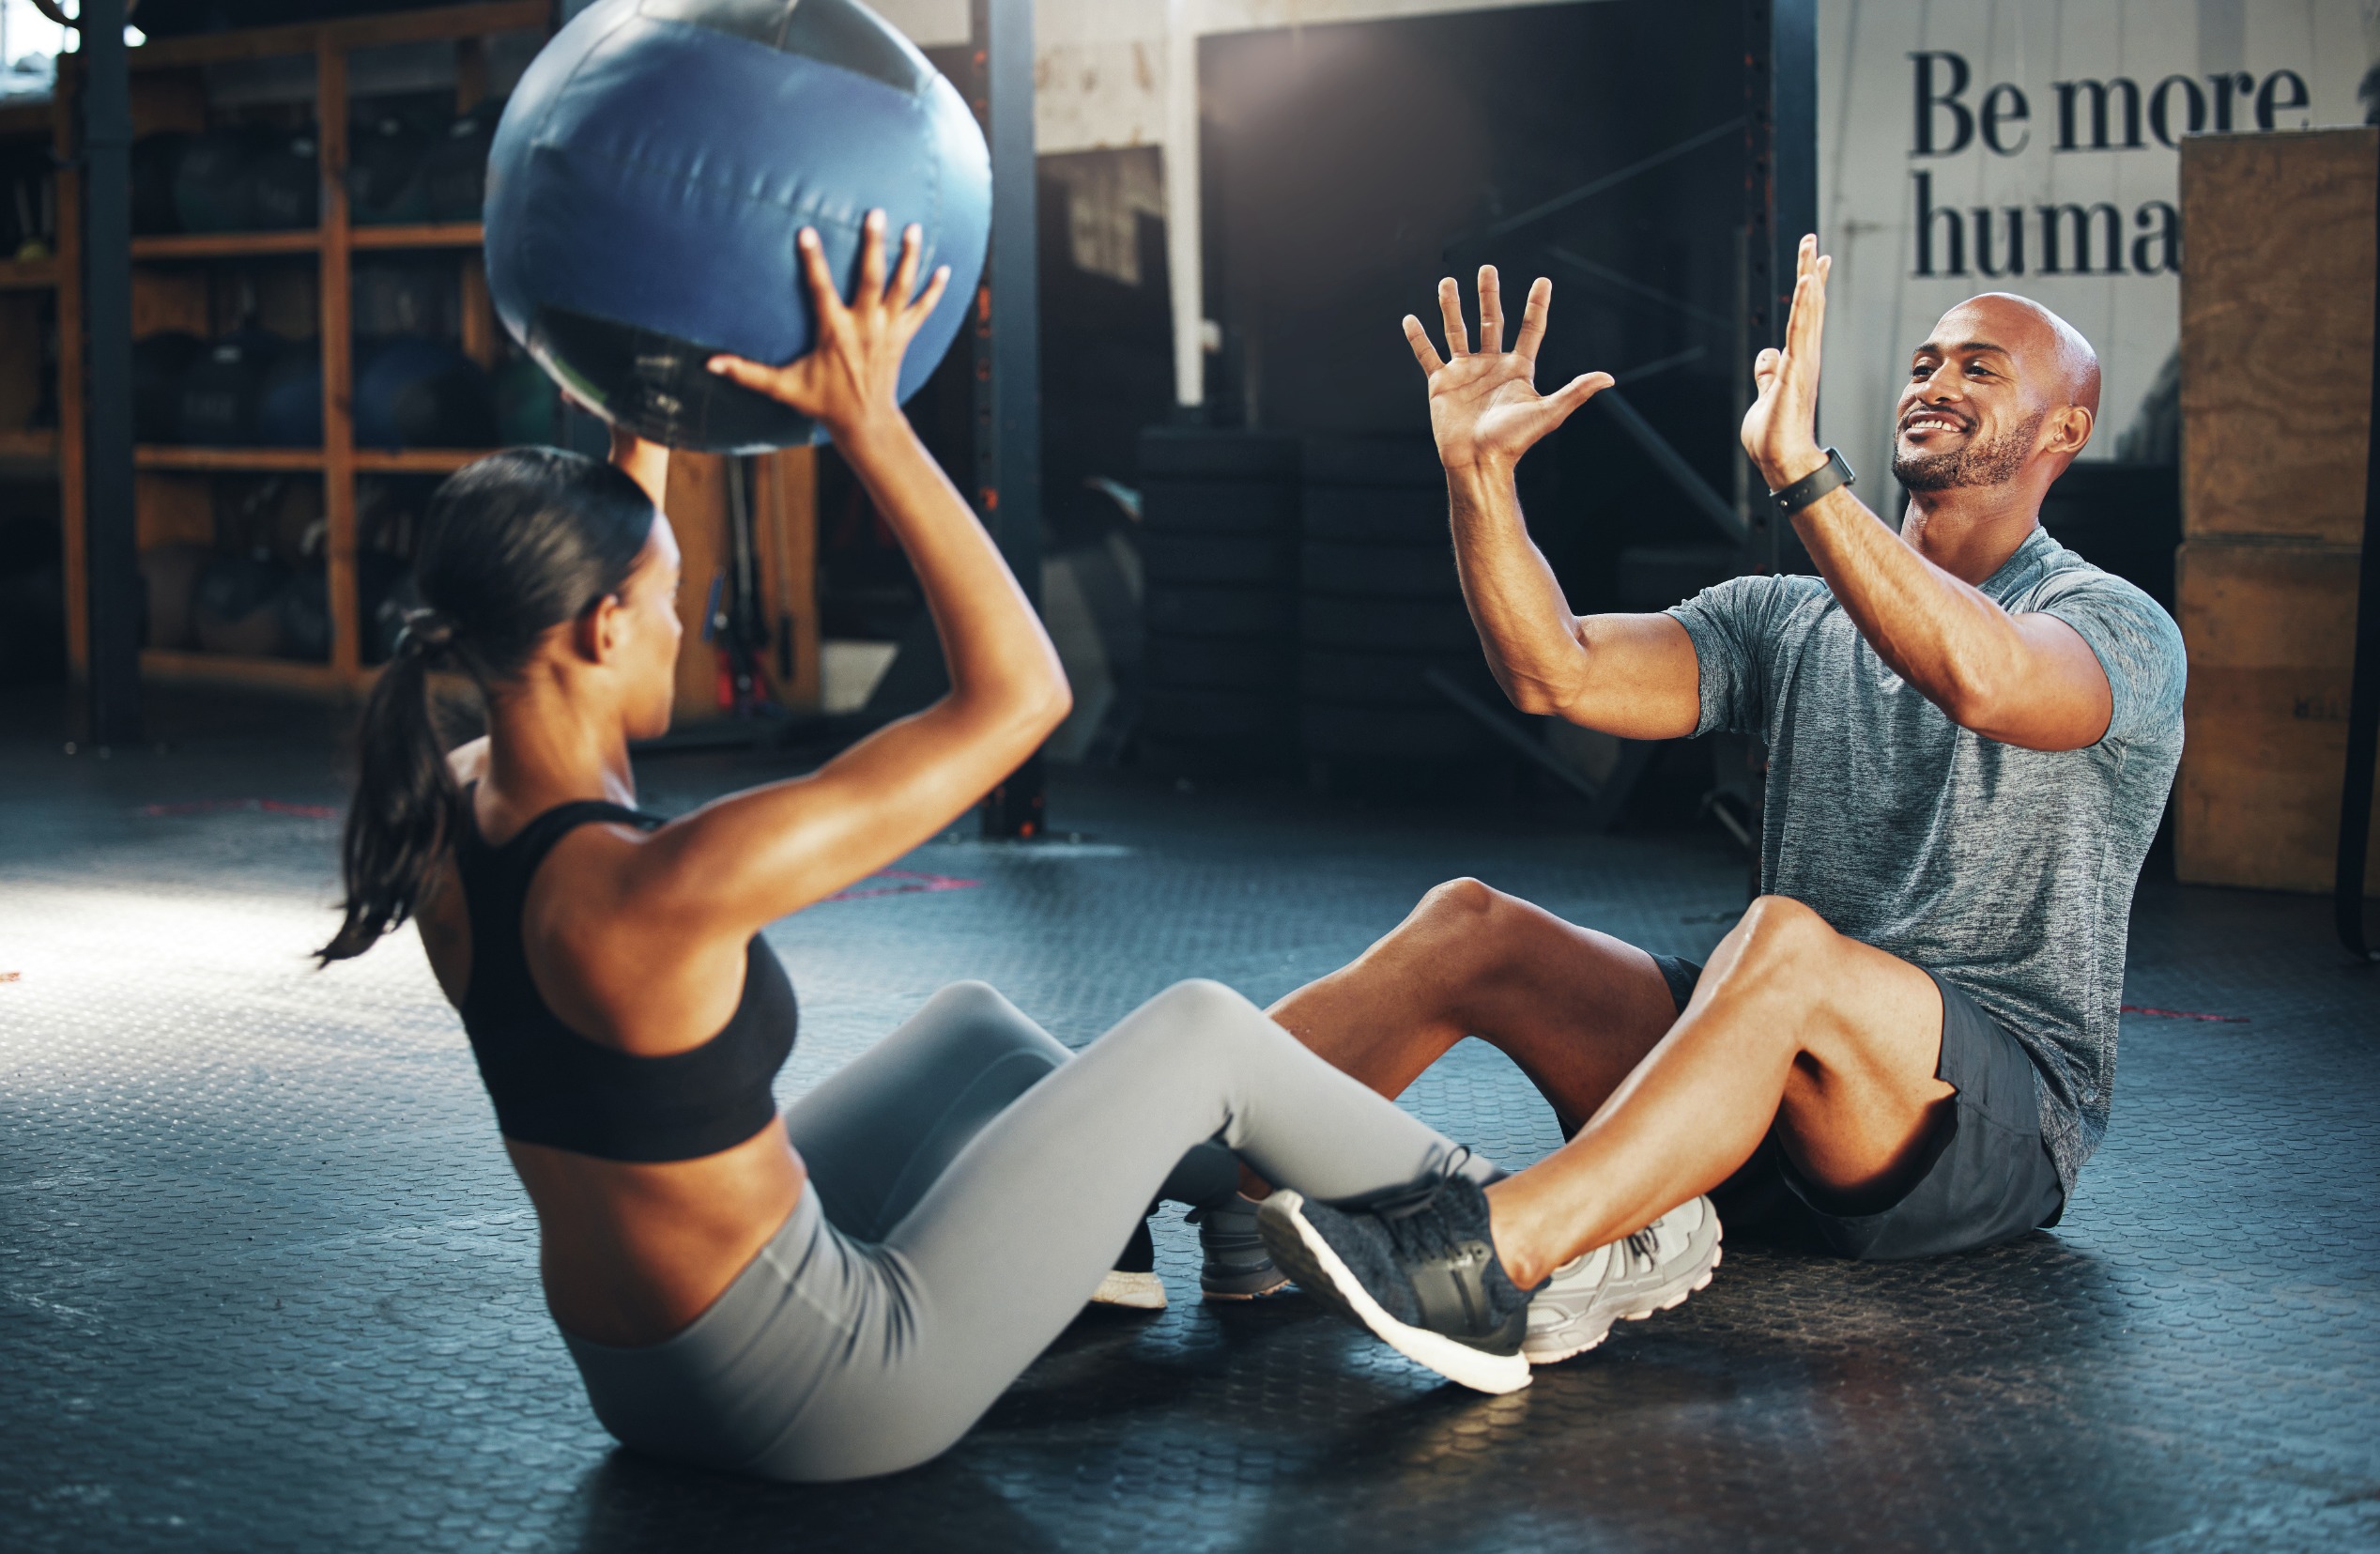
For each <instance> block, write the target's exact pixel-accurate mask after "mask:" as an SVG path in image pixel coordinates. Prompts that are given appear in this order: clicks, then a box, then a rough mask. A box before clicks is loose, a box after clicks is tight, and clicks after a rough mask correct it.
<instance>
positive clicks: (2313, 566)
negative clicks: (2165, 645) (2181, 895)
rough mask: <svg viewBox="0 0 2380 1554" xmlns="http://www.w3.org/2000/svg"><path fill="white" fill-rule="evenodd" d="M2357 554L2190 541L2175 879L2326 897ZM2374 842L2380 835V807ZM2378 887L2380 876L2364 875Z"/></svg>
mask: <svg viewBox="0 0 2380 1554" xmlns="http://www.w3.org/2000/svg"><path fill="white" fill-rule="evenodd" d="M2356 560H2357V552H2356V551H2355V550H2352V549H2349V548H2348V547H2346V546H2298V545H2274V544H2270V543H2259V542H2257V541H2255V540H2252V539H2250V540H2222V539H2205V540H2190V541H2188V542H2186V543H2185V544H2184V545H2183V546H2182V549H2181V554H2180V557H2179V562H2180V564H2179V567H2178V568H2177V572H2178V588H2177V592H2178V594H2179V600H2178V602H2179V605H2180V614H2181V621H2182V635H2183V637H2184V638H2185V639H2187V640H2188V643H2189V650H2190V683H2189V696H2188V703H2187V706H2186V709H2185V712H2184V715H2183V716H2184V721H2185V723H2186V725H2187V727H2188V745H2187V746H2185V749H2184V753H2183V757H2182V778H2181V783H2180V786H2179V788H2178V789H2177V791H2176V792H2175V794H2174V805H2175V824H2176V831H2175V843H2176V845H2175V863H2176V871H2177V872H2178V873H2179V874H2180V875H2181V877H2182V878H2183V879H2185V880H2188V881H2189V882H2191V883H2192V884H2196V885H2249V886H2253V887H2256V888H2260V889H2266V890H2311V891H2326V890H2328V889H2329V888H2330V885H2331V874H2332V871H2333V869H2334V868H2335V867H2336V864H2337V859H2338V851H2339V789H2340V783H2341V782H2342V779H2343V778H2344V777H2345V775H2346V769H2347V691H2348V682H2349V679H2350V672H2349V669H2350V665H2349V654H2348V646H2349V643H2350V641H2351V639H2352V638H2353V635H2354V630H2355V619H2356ZM2373 818H2374V823H2373V826H2372V835H2373V836H2374V837H2380V804H2375V805H2374V806H2373ZM2364 877H2365V878H2366V879H2367V880H2370V881H2371V882H2372V884H2373V885H2374V886H2376V887H2380V869H2376V868H2371V867H2367V869H2366V870H2365V876H2364Z"/></svg>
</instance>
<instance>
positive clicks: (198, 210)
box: [174, 124, 274, 232]
mask: <svg viewBox="0 0 2380 1554" xmlns="http://www.w3.org/2000/svg"><path fill="white" fill-rule="evenodd" d="M273 138H274V137H273V133H272V131H270V130H269V129H266V128H265V127H263V126H261V125H254V124H226V125H220V126H218V127H217V128H215V129H212V130H208V131H205V132H204V133H202V134H196V135H192V136H191V137H190V138H189V140H187V141H185V142H184V143H183V145H182V152H181V155H180V156H179V157H177V158H176V159H175V162H174V211H175V215H176V218H177V220H178V221H179V222H180V223H181V229H182V230H183V231H185V232H251V231H253V230H254V229H255V226H256V188H255V184H254V182H253V180H252V178H251V177H250V175H249V169H250V165H251V164H252V163H253V162H255V161H256V160H257V159H258V158H259V157H260V156H262V155H263V154H264V153H265V152H266V151H267V150H268V149H269V147H270V146H271V143H272V141H273Z"/></svg>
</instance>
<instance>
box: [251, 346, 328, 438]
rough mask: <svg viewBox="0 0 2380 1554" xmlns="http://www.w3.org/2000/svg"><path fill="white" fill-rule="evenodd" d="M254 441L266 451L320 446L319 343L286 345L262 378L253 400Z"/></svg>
mask: <svg viewBox="0 0 2380 1554" xmlns="http://www.w3.org/2000/svg"><path fill="white" fill-rule="evenodd" d="M256 442H257V444H258V445H259V446H261V447H266V448H315V447H319V446H321V444H322V349H321V343H320V342H319V341H314V340H309V341H305V342H303V343H302V344H296V345H292V346H289V347H288V348H287V349H286V350H284V351H283V352H282V353H281V356H280V358H279V360H277V361H276V362H274V363H273V365H272V369H271V370H270V371H269V372H268V373H267V374H266V375H265V381H264V386H263V388H262V390H261V391H260V392H259V393H258V395H257V399H256Z"/></svg>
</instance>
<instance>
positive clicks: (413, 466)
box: [355, 448, 496, 475]
mask: <svg viewBox="0 0 2380 1554" xmlns="http://www.w3.org/2000/svg"><path fill="white" fill-rule="evenodd" d="M495 451H496V450H495V449H493V448H359V449H357V450H356V451H355V468H356V473H357V474H360V475H451V474H453V472H454V471H455V470H457V469H461V468H463V466H465V465H466V464H468V463H470V462H471V461H472V460H473V459H482V458H485V457H486V456H487V455H488V454H492V453H494V452H495Z"/></svg>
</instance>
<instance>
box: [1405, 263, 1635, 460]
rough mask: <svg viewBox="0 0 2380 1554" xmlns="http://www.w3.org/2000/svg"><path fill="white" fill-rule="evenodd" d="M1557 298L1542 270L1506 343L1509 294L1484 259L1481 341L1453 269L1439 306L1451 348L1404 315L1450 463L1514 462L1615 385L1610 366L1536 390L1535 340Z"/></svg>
mask: <svg viewBox="0 0 2380 1554" xmlns="http://www.w3.org/2000/svg"><path fill="white" fill-rule="evenodd" d="M1553 304H1554V284H1553V283H1552V282H1551V281H1548V280H1546V279H1544V278H1543V277H1542V276H1541V277H1539V279H1538V281H1537V284H1536V285H1532V286H1530V287H1529V288H1528V308H1527V309H1526V310H1525V311H1524V312H1523V313H1522V315H1521V332H1520V335H1519V337H1518V338H1517V339H1515V340H1514V341H1513V342H1512V349H1511V350H1509V351H1508V350H1506V349H1505V348H1504V299H1503V294H1502V291H1501V289H1500V287H1499V286H1498V285H1497V276H1496V267H1495V266H1493V265H1482V266H1481V267H1480V348H1479V349H1478V350H1477V351H1473V350H1472V349H1471V342H1470V335H1469V331H1467V330H1466V329H1465V327H1464V323H1463V291H1462V288H1461V287H1460V286H1458V285H1455V284H1454V281H1453V278H1452V277H1451V276H1450V277H1449V278H1447V279H1446V280H1443V281H1440V282H1439V283H1438V311H1439V313H1440V314H1441V315H1443V316H1444V317H1445V319H1446V346H1447V351H1446V355H1445V356H1444V357H1443V358H1442V357H1440V356H1439V355H1438V353H1437V350H1436V347H1435V346H1432V345H1431V344H1430V331H1427V330H1425V329H1423V328H1422V327H1421V321H1420V319H1419V318H1416V317H1414V316H1413V315H1411V314H1407V315H1405V340H1406V342H1407V343H1408V344H1410V345H1411V346H1413V359H1414V360H1415V361H1417V362H1420V363H1421V370H1422V371H1423V372H1425V373H1427V374H1429V375H1430V430H1431V431H1432V432H1433V433H1434V434H1435V435H1436V438H1437V444H1438V459H1439V461H1440V462H1441V463H1443V464H1444V465H1445V466H1446V467H1447V468H1448V469H1465V468H1467V467H1469V466H1472V465H1477V464H1482V463H1498V464H1507V465H1509V464H1512V463H1513V462H1514V461H1516V460H1518V459H1519V458H1520V456H1521V455H1522V454H1525V453H1527V452H1528V450H1529V449H1530V447H1531V446H1533V445H1534V444H1535V443H1536V442H1537V440H1538V439H1540V438H1542V437H1543V436H1544V435H1545V434H1546V433H1548V432H1550V431H1552V430H1553V429H1554V428H1555V427H1557V426H1559V425H1560V424H1561V423H1563V422H1564V421H1566V420H1568V419H1569V418H1570V413H1571V412H1572V411H1573V410H1575V409H1576V408H1578V407H1580V406H1581V405H1584V404H1586V403H1587V401H1589V399H1592V398H1593V397H1594V396H1595V395H1596V394H1597V393H1599V392H1602V391H1604V390H1605V389H1608V388H1610V387H1611V385H1612V377H1611V375H1610V374H1609V373H1587V374H1584V375H1582V376H1581V377H1574V378H1573V379H1571V381H1570V382H1568V383H1566V384H1564V385H1563V386H1562V387H1561V388H1560V389H1559V390H1558V391H1557V392H1553V393H1550V394H1541V393H1539V392H1537V383H1536V378H1537V347H1538V346H1540V345H1541V344H1542V343H1543V341H1544V338H1545V315H1546V314H1547V313H1549V312H1550V311H1552V308H1553Z"/></svg>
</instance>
